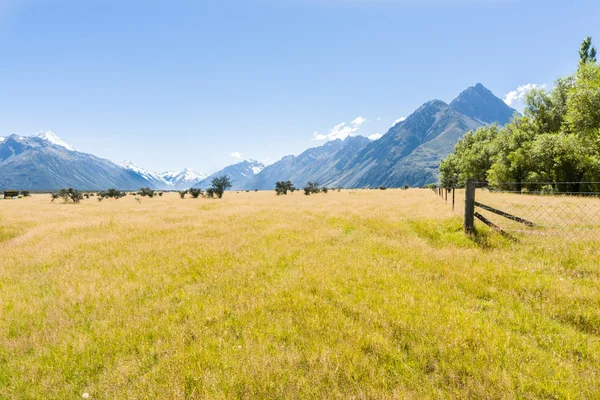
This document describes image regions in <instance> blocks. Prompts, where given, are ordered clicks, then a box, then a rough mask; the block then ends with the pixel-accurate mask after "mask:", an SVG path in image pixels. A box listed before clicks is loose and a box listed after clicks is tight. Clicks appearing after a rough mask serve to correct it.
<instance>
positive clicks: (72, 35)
mask: <svg viewBox="0 0 600 400" xmlns="http://www.w3.org/2000/svg"><path fill="white" fill-rule="evenodd" d="M598 15H600V2H598V1H597V0H545V1H541V0H531V1H526V0H523V1H518V0H418V1H417V0H254V1H250V0H246V1H228V0H219V1H202V0H197V1H178V0H171V1H150V0H144V1H141V0H140V1H138V0H129V1H128V0H119V1H117V0H85V1H81V0H69V1H68V0H45V1H44V0H14V1H13V0H0V50H1V53H2V56H1V58H0V59H1V62H0V85H1V86H0V87H1V88H2V91H1V93H2V95H1V96H0V136H6V135H8V134H10V133H18V134H23V135H29V134H33V133H36V132H38V131H40V130H52V131H54V132H55V133H56V134H57V135H58V136H60V137H61V138H62V139H63V140H64V141H66V142H67V143H70V144H72V145H73V146H75V147H76V148H78V149H80V150H82V151H86V152H90V153H93V154H96V155H98V156H101V157H105V158H109V159H111V160H113V161H123V160H124V159H130V160H131V161H133V162H134V163H136V164H138V165H140V166H142V167H145V168H147V169H150V170H154V171H163V170H179V169H182V168H184V167H191V168H195V169H198V170H200V171H204V172H213V171H215V170H217V169H219V168H221V167H223V166H225V165H228V164H231V163H233V162H235V161H237V159H236V158H235V157H234V156H240V157H241V158H253V159H258V160H267V161H269V162H273V161H276V160H277V159H279V158H281V157H282V156H284V155H287V154H298V153H299V152H301V151H303V150H305V149H306V148H308V147H314V146H316V145H319V144H322V143H323V140H327V138H331V137H336V136H343V135H346V134H348V133H351V134H361V135H364V136H369V135H374V134H377V133H380V134H383V133H385V131H386V130H387V129H388V128H389V127H390V126H391V125H392V124H393V122H394V121H395V120H397V119H399V118H401V117H405V116H407V115H408V114H410V113H411V112H412V111H414V110H415V109H416V108H417V107H418V106H420V105H421V104H422V103H424V102H426V101H428V100H431V99H434V98H439V99H442V100H444V101H447V102H449V101H451V100H452V99H453V98H454V97H456V95H458V94H459V93H460V92H461V91H462V90H463V89H465V88H467V87H468V86H471V85H473V84H475V83H477V82H481V83H483V84H484V85H485V86H486V87H488V88H489V89H490V90H492V91H493V92H494V93H495V94H496V95H498V96H499V97H502V98H504V97H505V95H506V94H507V93H509V92H511V91H513V90H515V89H516V88H517V87H519V86H522V85H526V84H546V85H549V86H551V84H552V82H553V81H554V79H555V78H557V77H558V76H561V75H565V74H568V73H570V72H572V71H573V70H574V69H575V68H576V65H577V51H578V47H579V44H580V42H581V41H582V40H583V38H584V37H585V36H587V35H591V36H593V37H595V38H597V43H600V24H598V21H597V17H598ZM515 105H517V106H518V104H515ZM353 121H354V123H353ZM342 123H345V125H341V124H342ZM315 138H317V139H321V140H314V139H315ZM232 154H233V155H234V156H232Z"/></svg>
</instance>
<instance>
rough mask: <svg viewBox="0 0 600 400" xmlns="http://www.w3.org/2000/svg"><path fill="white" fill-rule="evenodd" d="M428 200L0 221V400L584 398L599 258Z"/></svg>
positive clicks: (210, 206) (595, 375) (66, 207)
mask: <svg viewBox="0 0 600 400" xmlns="http://www.w3.org/2000/svg"><path fill="white" fill-rule="evenodd" d="M461 226H462V221H461V219H460V217H459V216H457V215H455V214H452V212H451V211H450V209H449V207H448V206H447V205H446V204H445V203H444V202H442V201H440V199H439V198H438V197H436V195H435V194H434V193H433V192H432V191H430V190H406V191H400V190H387V191H379V190H377V191H342V192H339V193H338V192H332V193H328V194H326V195H319V196H304V195H302V194H301V193H295V194H293V195H288V196H279V197H278V196H275V193H273V192H256V193H255V192H251V193H245V192H242V193H239V194H236V193H226V195H225V197H224V199H223V200H221V201H217V200H202V199H197V200H195V199H191V198H189V199H185V200H181V199H180V198H179V196H178V195H177V194H176V193H173V194H165V195H164V196H163V197H160V198H155V199H151V200H149V199H145V200H143V201H142V203H141V204H138V203H137V202H136V201H135V200H134V199H133V198H132V197H131V196H129V197H125V198H123V199H120V200H117V201H115V200H110V199H108V200H106V201H104V202H102V203H100V202H96V201H91V200H84V201H83V202H82V203H81V204H80V205H72V204H58V203H50V201H49V199H48V198H47V196H41V195H34V196H33V197H31V198H26V199H21V200H19V201H10V202H9V201H6V202H0V255H1V258H0V398H16V399H20V398H24V399H25V398H36V399H40V398H44V399H45V398H56V399H67V398H81V395H82V394H83V393H89V394H90V398H96V399H107V398H109V399H113V398H122V399H124V398H128V399H129V398H131V399H136V398H140V399H150V398H152V399H153V398H169V399H184V398H197V399H200V398H419V399H420V398H464V397H471V398H519V397H520V398H599V397H600V384H599V383H598V382H600V368H599V366H600V340H599V336H600V266H599V265H598V262H597V260H598V259H600V250H598V249H599V247H598V245H597V243H592V244H590V243H584V242H581V243H572V242H571V243H569V244H568V245H565V244H564V243H561V242H560V241H556V240H548V239H547V238H546V239H544V238H540V239H539V240H538V241H537V242H536V241H534V242H533V243H527V244H526V245H525V244H522V243H521V244H518V243H517V244H513V243H511V242H509V241H506V240H504V239H503V238H502V237H499V236H497V235H496V234H494V233H492V232H490V231H487V230H481V231H480V232H479V233H478V235H477V236H476V237H475V238H468V237H465V236H464V235H463V233H462V230H461Z"/></svg>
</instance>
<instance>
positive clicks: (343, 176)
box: [248, 83, 515, 189]
mask: <svg viewBox="0 0 600 400" xmlns="http://www.w3.org/2000/svg"><path fill="white" fill-rule="evenodd" d="M514 113H515V110H514V109H512V108H510V107H508V106H507V105H506V104H505V103H504V102H503V101H502V100H500V99H499V98H497V97H496V96H494V94H493V93H492V92H491V91H489V90H488V89H486V88H485V87H484V86H483V85H481V84H480V83H478V84H476V85H475V86H472V87H469V88H468V89H466V90H465V91H463V92H462V93H461V94H460V95H459V96H458V97H457V98H456V99H454V100H453V101H452V102H451V103H450V104H446V103H445V102H443V101H441V100H432V101H429V102H427V103H425V104H423V105H422V106H421V107H419V108H418V109H417V110H416V111H415V112H414V113H412V114H411V115H410V116H409V117H408V118H406V119H405V120H404V121H402V122H399V123H397V124H395V125H394V126H393V127H392V128H390V129H389V131H388V132H387V133H386V134H385V135H383V136H382V137H381V138H380V139H379V140H376V141H372V142H370V141H368V140H367V139H365V138H362V139H357V138H347V139H346V140H345V141H343V142H342V141H341V140H339V139H338V140H334V141H331V142H328V143H326V144H325V145H323V146H321V147H316V148H313V149H309V150H307V151H305V152H304V153H302V154H300V155H299V156H297V157H295V156H287V157H284V158H283V159H282V160H280V161H278V162H276V163H275V164H273V165H270V166H269V167H267V168H265V170H264V171H263V172H261V173H260V174H258V175H257V176H256V177H255V178H254V179H253V180H252V181H250V182H249V185H248V188H259V189H271V188H273V187H274V185H275V182H276V181H278V180H291V181H292V182H293V183H294V184H295V185H296V186H301V185H304V184H305V183H306V182H307V181H316V182H319V183H321V184H322V185H326V186H331V187H377V186H381V185H385V186H390V187H400V186H403V185H405V184H408V185H410V186H421V185H423V184H425V183H430V182H435V181H436V179H437V169H438V166H439V164H440V162H441V160H442V159H443V158H445V157H446V156H447V155H448V154H449V153H451V152H452V150H453V149H454V146H455V145H456V142H457V141H458V140H459V139H460V138H462V136H463V135H464V134H465V133H466V132H468V131H469V130H472V129H476V128H477V127H479V126H483V125H487V124H490V123H494V122H497V123H499V124H501V125H503V124H506V123H508V122H509V121H510V118H511V117H512V116H513V114H514ZM346 141H349V143H350V144H351V145H349V146H345V144H346ZM344 147H346V148H345V150H342V149H343V148H344Z"/></svg>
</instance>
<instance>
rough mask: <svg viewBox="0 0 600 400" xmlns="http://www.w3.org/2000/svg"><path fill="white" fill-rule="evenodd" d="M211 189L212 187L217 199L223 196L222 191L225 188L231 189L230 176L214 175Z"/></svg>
mask: <svg viewBox="0 0 600 400" xmlns="http://www.w3.org/2000/svg"><path fill="white" fill-rule="evenodd" d="M211 185H212V186H211V189H213V194H215V195H216V196H217V197H218V198H219V199H220V198H222V197H223V193H224V192H225V191H226V190H227V189H231V187H232V186H233V185H232V184H231V178H229V176H227V175H222V176H217V177H214V178H213V180H212V182H211Z"/></svg>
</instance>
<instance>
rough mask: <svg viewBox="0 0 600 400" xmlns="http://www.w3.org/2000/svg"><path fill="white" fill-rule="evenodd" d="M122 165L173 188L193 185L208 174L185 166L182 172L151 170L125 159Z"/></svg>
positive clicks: (161, 184)
mask: <svg viewBox="0 0 600 400" xmlns="http://www.w3.org/2000/svg"><path fill="white" fill-rule="evenodd" d="M119 165H120V166H121V167H123V168H125V169H127V170H130V171H133V172H135V173H136V174H138V175H141V176H143V177H144V178H146V179H147V180H150V181H152V182H157V183H159V184H160V186H162V187H164V188H173V187H179V188H181V187H184V186H187V185H190V186H191V185H193V184H196V183H198V182H200V181H201V180H202V179H204V178H206V177H207V176H208V175H206V174H203V173H201V172H198V171H196V170H194V169H192V168H185V169H184V170H183V171H181V172H177V171H168V172H161V173H155V172H150V171H148V170H146V169H144V168H141V167H138V166H137V165H135V164H133V163H132V162H131V161H124V162H122V163H121V164H119Z"/></svg>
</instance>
